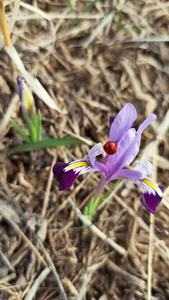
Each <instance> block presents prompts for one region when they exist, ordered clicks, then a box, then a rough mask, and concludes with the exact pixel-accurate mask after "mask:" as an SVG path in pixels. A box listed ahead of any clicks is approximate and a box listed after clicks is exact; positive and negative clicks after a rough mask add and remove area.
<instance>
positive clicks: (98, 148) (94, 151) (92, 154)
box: [89, 143, 104, 166]
mask: <svg viewBox="0 0 169 300" xmlns="http://www.w3.org/2000/svg"><path fill="white" fill-rule="evenodd" d="M103 153H104V150H103V144H102V143H98V144H97V145H95V146H93V147H92V148H91V149H90V151H89V159H90V162H91V165H92V166H94V162H95V158H96V156H99V155H101V154H103Z"/></svg>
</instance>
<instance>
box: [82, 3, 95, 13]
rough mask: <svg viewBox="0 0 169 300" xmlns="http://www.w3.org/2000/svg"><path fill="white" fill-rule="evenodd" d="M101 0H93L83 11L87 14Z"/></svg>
mask: <svg viewBox="0 0 169 300" xmlns="http://www.w3.org/2000/svg"><path fill="white" fill-rule="evenodd" d="M98 1H99V0H93V1H91V2H90V3H89V4H88V5H87V6H86V7H85V8H84V9H83V10H82V12H83V13H84V14H86V13H87V12H88V11H90V10H91V9H92V7H93V6H94V5H95V4H96V3H97V2H98Z"/></svg>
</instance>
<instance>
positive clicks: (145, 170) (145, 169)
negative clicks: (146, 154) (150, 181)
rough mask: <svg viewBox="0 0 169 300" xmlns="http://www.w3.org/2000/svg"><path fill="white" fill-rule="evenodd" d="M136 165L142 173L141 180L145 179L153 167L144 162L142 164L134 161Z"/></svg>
mask: <svg viewBox="0 0 169 300" xmlns="http://www.w3.org/2000/svg"><path fill="white" fill-rule="evenodd" d="M136 163H137V165H138V166H139V168H140V171H141V173H142V179H143V178H145V177H147V176H148V175H150V174H151V173H152V169H153V165H152V164H151V163H150V162H149V161H146V162H145V163H144V164H143V163H142V162H141V161H138V160H137V161H136Z"/></svg>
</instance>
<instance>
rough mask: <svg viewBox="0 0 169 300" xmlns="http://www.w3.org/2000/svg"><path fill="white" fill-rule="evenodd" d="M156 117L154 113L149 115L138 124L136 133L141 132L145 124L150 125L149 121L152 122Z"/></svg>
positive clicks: (145, 126)
mask: <svg viewBox="0 0 169 300" xmlns="http://www.w3.org/2000/svg"><path fill="white" fill-rule="evenodd" d="M156 118H157V117H156V115H154V114H151V115H149V116H148V118H147V119H145V121H144V122H143V123H142V124H141V125H140V126H139V128H138V130H137V132H138V134H142V132H143V130H144V129H145V128H147V126H148V125H150V123H151V122H153V121H154V120H155V119H156Z"/></svg>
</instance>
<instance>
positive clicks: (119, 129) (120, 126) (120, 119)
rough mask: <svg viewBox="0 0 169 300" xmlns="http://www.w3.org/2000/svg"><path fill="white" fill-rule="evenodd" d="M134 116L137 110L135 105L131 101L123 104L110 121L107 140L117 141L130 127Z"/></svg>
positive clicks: (134, 118) (135, 116)
mask: <svg viewBox="0 0 169 300" xmlns="http://www.w3.org/2000/svg"><path fill="white" fill-rule="evenodd" d="M136 118H137V112H136V109H135V107H134V106H133V105H132V104H131V103H127V104H125V106H124V107H123V108H122V109H121V110H120V111H119V113H118V115H117V116H116V118H115V119H114V121H113V122H112V125H111V128H110V134H109V141H112V142H119V140H120V139H121V138H122V137H123V135H124V134H125V133H126V132H127V131H128V130H129V129H130V128H131V127H132V125H133V123H134V121H135V120H136Z"/></svg>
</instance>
